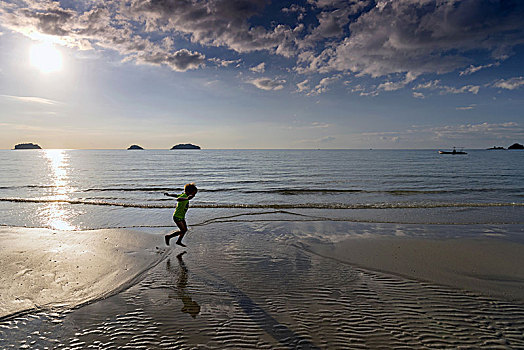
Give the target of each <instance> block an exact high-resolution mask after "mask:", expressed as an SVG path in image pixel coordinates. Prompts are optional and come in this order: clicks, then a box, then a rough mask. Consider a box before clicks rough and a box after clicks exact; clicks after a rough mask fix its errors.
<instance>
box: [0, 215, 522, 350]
mask: <svg viewBox="0 0 524 350" xmlns="http://www.w3.org/2000/svg"><path fill="white" fill-rule="evenodd" d="M343 226H345V227H341V225H340V224H336V225H330V224H329V223H324V222H314V221H311V222H289V221H288V222H278V223H275V222H264V221H261V222H257V220H256V219H255V220H253V219H251V220H250V221H249V222H235V223H213V224H210V225H207V226H204V227H198V228H194V229H192V230H191V231H190V233H189V234H188V237H187V239H186V244H188V247H187V248H185V249H183V248H181V247H165V245H163V244H162V241H163V236H162V235H161V234H156V235H155V234H151V233H147V232H142V234H141V235H137V232H136V231H130V230H101V231H88V232H84V233H80V234H79V233H78V232H76V233H75V235H78V236H84V239H83V240H81V242H82V244H75V243H74V242H71V240H70V238H71V233H70V232H69V233H68V232H60V231H55V232H51V231H49V230H42V229H39V230H35V229H16V230H13V229H3V230H2V232H1V233H2V235H3V240H5V238H6V237H8V238H10V239H11V240H12V241H13V243H12V244H11V245H10V247H9V248H7V249H6V247H4V248H3V250H2V255H3V256H2V258H3V259H2V260H3V261H9V259H10V258H11V257H13V256H14V257H13V259H15V260H18V261H19V260H20V259H19V258H18V259H17V257H16V256H17V255H19V254H20V251H19V250H20V249H22V248H21V247H22V246H25V247H27V242H28V241H27V236H29V235H30V236H32V237H34V238H33V239H31V241H32V242H33V243H34V244H35V245H38V243H39V242H38V240H39V239H42V240H45V241H46V242H47V247H50V246H53V244H51V243H50V242H49V241H48V236H49V235H53V237H54V239H55V242H61V243H62V244H63V245H62V246H61V249H62V253H61V254H56V255H52V256H51V255H49V257H50V258H52V259H55V260H56V262H55V264H54V265H53V268H52V269H51V268H49V266H47V265H43V266H42V265H41V264H40V261H41V260H42V259H37V260H34V261H27V260H25V261H26V266H25V268H26V271H29V272H27V273H26V274H25V276H26V277H25V278H24V279H21V278H20V277H19V276H20V273H18V274H15V275H14V276H7V275H6V274H5V273H3V274H2V275H3V278H5V279H6V280H7V279H10V278H13V279H15V280H17V281H20V282H21V283H23V284H24V286H23V287H24V289H25V290H26V291H27V293H26V298H27V300H31V299H33V300H31V301H32V302H33V303H34V305H32V306H31V308H30V309H29V310H27V309H26V310H25V311H23V312H18V313H17V314H12V315H10V316H8V317H4V318H3V319H2V328H1V331H0V333H1V335H2V336H1V337H0V338H1V339H2V341H1V342H2V343H1V344H0V345H1V347H2V348H24V347H27V348H46V347H47V348H78V349H81V348H89V347H92V348H104V349H109V348H148V349H152V348H158V349H172V348H214V349H215V348H231V349H233V348H268V349H273V348H303V349H316V348H322V349H342V348H381V347H382V348H391V347H395V348H481V347H484V348H494V347H500V348H519V347H522V346H524V337H523V334H524V333H523V330H524V298H523V294H522V290H523V286H524V278H523V272H522V269H520V266H522V262H523V259H524V258H523V254H522V252H523V246H522V244H521V243H515V242H509V243H508V242H507V241H504V240H503V239H501V238H500V237H493V236H492V237H488V236H486V237H485V238H482V239H444V240H420V239H413V238H407V237H406V236H399V235H398V234H399V233H398V231H397V236H390V237H372V236H367V237H357V238H356V237H355V235H354V234H353V235H352V234H351V231H355V230H354V229H355V227H352V225H351V224H349V225H347V224H346V225H343ZM319 228H321V229H322V230H321V231H322V232H325V230H324V229H329V230H333V231H334V230H339V231H338V232H333V235H328V236H329V237H337V239H336V240H330V239H326V236H324V235H322V234H321V233H322V232H321V231H319ZM295 230H299V231H303V232H305V231H307V230H310V231H313V232H317V233H318V235H317V237H311V235H309V234H308V235H306V237H304V238H302V239H299V240H290V239H289V238H287V237H286V236H285V235H283V233H284V232H287V231H295ZM348 231H349V232H348ZM406 234H407V235H408V234H409V232H406ZM86 235H87V236H89V237H90V238H89V239H87V240H86V239H85V237H86ZM107 237H113V238H115V237H117V239H116V240H115V239H113V240H112V241H111V242H110V243H101V242H107ZM133 237H135V239H134V240H133V239H130V238H133ZM136 237H146V238H145V239H138V240H137V239H136ZM18 243H20V245H19V244H18ZM100 244H102V247H104V246H105V248H103V249H101V248H100ZM506 245H507V246H506ZM44 246H45V244H44ZM119 247H120V249H119ZM44 250H45V249H44ZM85 251H91V252H92V255H91V256H90V258H88V259H85V258H84V257H82V254H80V253H82V252H85ZM501 252H503V253H504V255H505V259H500V255H501ZM25 254H30V255H31V256H34V255H35V254H37V252H36V250H33V251H32V252H31V248H29V249H27V250H26V252H25ZM459 254H460V255H462V256H466V257H471V256H477V254H482V256H483V259H482V261H483V262H481V263H476V262H475V261H477V260H475V259H470V258H468V259H465V260H464V259H460V258H458V257H457V256H458V255H459ZM46 256H47V255H46ZM102 257H104V258H105V259H108V260H109V261H113V264H112V265H111V264H106V263H104V264H103V265H104V266H105V268H106V269H107V270H98V269H95V270H96V271H98V272H97V273H96V274H93V273H87V272H86V271H83V272H82V274H83V275H85V274H86V273H87V278H88V279H89V280H87V281H86V280H83V278H78V280H79V281H85V283H86V284H87V283H88V284H89V286H91V287H92V288H91V293H90V294H89V295H87V296H85V295H81V296H77V295H75V294H74V293H66V294H64V296H62V295H60V294H59V293H57V291H60V290H64V288H66V286H65V282H64V281H65V280H68V281H71V279H72V277H71V276H70V274H71V273H72V272H71V270H74V269H71V266H68V265H71V264H72V265H75V264H81V263H83V264H85V263H86V262H91V264H96V263H95V262H100V259H101V258H102ZM453 257H454V258H453ZM422 258H423V259H422ZM468 261H469V262H468ZM84 266H85V265H84ZM124 266H127V267H129V269H130V270H131V271H129V270H128V271H126V272H125V273H123V276H120V277H118V278H111V279H110V280H111V281H112V282H113V283H112V284H110V285H107V284H106V283H105V282H104V280H105V277H106V276H107V273H108V272H111V273H114V274H116V275H118V274H120V273H121V272H122V270H123V269H125V268H124ZM94 267H95V266H94V265H92V266H89V265H88V266H85V268H87V269H88V270H91V268H94ZM144 267H145V270H144ZM38 269H41V270H42V271H48V272H51V273H53V274H54V276H55V278H51V280H52V281H53V282H55V283H56V285H54V286H53V285H52V284H51V283H49V280H46V283H47V284H48V285H49V290H48V291H46V290H43V291H40V292H38V291H36V290H35V291H32V290H31V289H28V288H25V287H27V286H29V285H34V284H35V283H41V282H42V278H44V276H40V271H38ZM8 270H9V269H8ZM35 270H36V271H35ZM3 272H5V271H3ZM13 272H14V271H13ZM472 272H475V275H472ZM6 283H7V282H6ZM3 285H5V284H3ZM83 289H84V288H82V290H83ZM48 292H49V293H50V294H52V297H50V298H53V299H54V300H49V299H45V300H44V302H42V301H41V300H40V299H39V298H41V297H42V296H43V295H48ZM67 294H68V295H69V299H68V298H67V297H66V296H65V295H67ZM4 305H5V304H4Z"/></svg>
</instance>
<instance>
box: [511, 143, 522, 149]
mask: <svg viewBox="0 0 524 350" xmlns="http://www.w3.org/2000/svg"><path fill="white" fill-rule="evenodd" d="M508 149H524V145H521V144H520V143H514V144H512V145H511V146H509V147H508Z"/></svg>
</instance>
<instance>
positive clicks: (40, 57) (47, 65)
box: [29, 43, 62, 73]
mask: <svg viewBox="0 0 524 350" xmlns="http://www.w3.org/2000/svg"><path fill="white" fill-rule="evenodd" d="M29 60H30V62H31V66H33V67H35V68H37V69H38V70H39V71H41V72H42V73H52V72H57V71H59V70H61V69H62V54H61V53H60V51H59V50H58V49H56V48H55V47H54V46H53V44H51V43H39V44H35V45H33V46H32V47H31V50H30V52H29Z"/></svg>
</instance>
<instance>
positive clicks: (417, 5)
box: [304, 0, 524, 77]
mask: <svg viewBox="0 0 524 350" xmlns="http://www.w3.org/2000/svg"><path fill="white" fill-rule="evenodd" d="M522 18H524V3H523V2H520V1H491V0H464V1H430V0H398V1H379V2H377V4H376V6H375V7H373V8H372V9H371V10H369V11H367V12H365V13H363V14H361V15H360V17H358V19H356V20H355V21H354V22H352V23H351V24H350V25H349V32H350V35H349V36H347V37H345V38H344V40H342V41H341V42H340V43H337V44H335V45H332V46H330V47H327V48H326V49H324V50H322V52H321V53H320V54H318V55H314V56H310V57H307V58H306V59H305V60H304V62H306V63H307V66H306V68H305V69H306V70H309V71H319V70H324V71H329V70H338V71H352V72H355V73H356V74H369V75H371V76H373V77H377V76H383V75H388V74H391V73H406V72H411V74H414V75H420V74H423V73H446V72H450V71H453V70H455V69H457V68H460V67H464V66H465V65H467V64H468V63H469V61H470V59H469V57H468V55H467V53H468V52H470V51H474V50H485V51H487V52H490V53H491V54H492V55H493V56H494V57H504V55H505V54H508V53H509V52H510V51H511V50H510V49H511V48H512V47H514V46H515V45H518V44H522V43H524V26H523V25H522Z"/></svg>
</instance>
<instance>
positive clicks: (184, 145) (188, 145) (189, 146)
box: [171, 143, 200, 149]
mask: <svg viewBox="0 0 524 350" xmlns="http://www.w3.org/2000/svg"><path fill="white" fill-rule="evenodd" d="M171 149H200V146H196V145H193V144H191V143H179V144H178V145H175V146H173V147H171Z"/></svg>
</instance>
